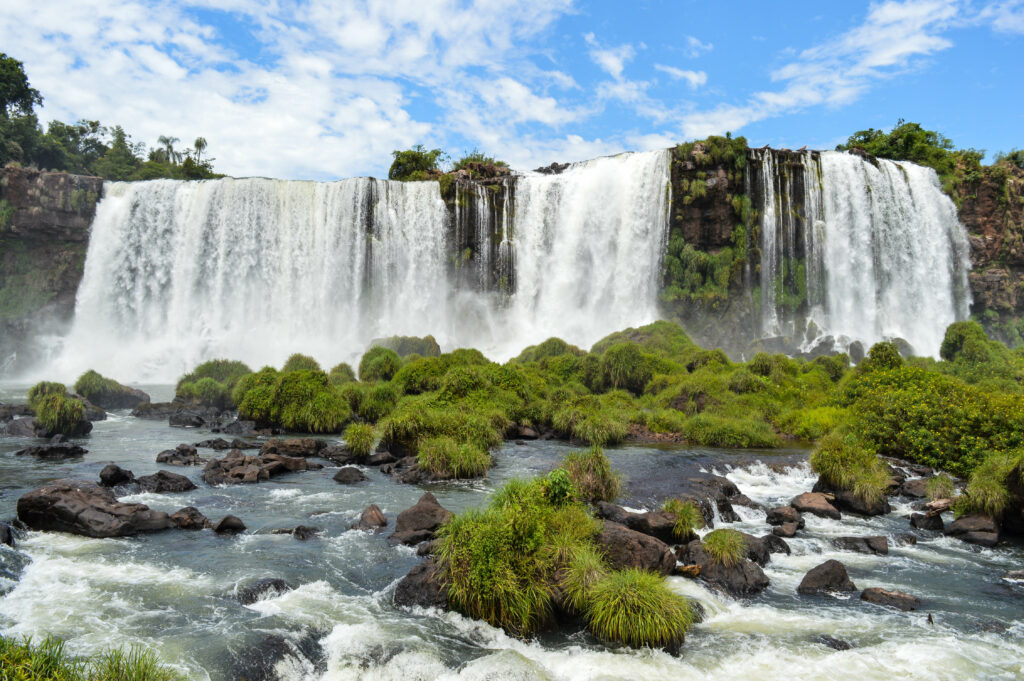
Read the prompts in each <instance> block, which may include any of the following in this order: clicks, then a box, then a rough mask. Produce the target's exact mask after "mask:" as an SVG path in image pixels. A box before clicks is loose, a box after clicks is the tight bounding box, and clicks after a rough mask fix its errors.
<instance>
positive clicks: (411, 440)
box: [380, 395, 502, 454]
mask: <svg viewBox="0 0 1024 681" xmlns="http://www.w3.org/2000/svg"><path fill="white" fill-rule="evenodd" d="M380 428H381V437H382V439H383V441H384V444H385V445H386V446H387V447H388V449H389V450H391V451H392V452H409V453H411V454H415V453H416V452H417V451H418V449H419V444H420V441H421V440H423V439H425V438H429V437H434V436H440V435H447V436H448V437H450V438H452V439H453V440H455V441H456V442H464V443H467V444H473V445H475V446H476V447H477V448H479V449H481V450H484V451H488V450H490V449H491V448H492V447H497V446H498V445H499V444H501V441H502V431H501V429H500V428H499V427H497V425H496V424H495V420H494V419H493V418H488V416H487V415H485V414H481V413H480V412H477V411H475V410H472V409H452V408H450V407H447V408H441V407H439V406H438V405H436V404H434V403H433V402H432V401H431V399H430V396H429V395H420V396H416V397H407V398H405V399H403V400H402V401H401V402H399V404H398V406H397V407H396V408H395V410H394V411H392V412H391V414H390V415H388V417H387V418H385V419H384V420H382V421H381V424H380Z"/></svg>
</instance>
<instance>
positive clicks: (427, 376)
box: [391, 357, 448, 395]
mask: <svg viewBox="0 0 1024 681" xmlns="http://www.w3.org/2000/svg"><path fill="white" fill-rule="evenodd" d="M447 370H448V366H447V362H446V361H444V360H442V359H440V358H436V357H419V358H416V359H413V360H410V361H408V362H406V363H405V364H404V365H403V366H402V368H401V369H399V370H398V371H397V372H396V373H395V375H394V377H393V378H392V379H391V381H392V383H394V384H395V385H396V386H397V387H398V388H399V389H400V390H401V391H402V392H403V393H404V394H406V395H419V394H421V393H428V392H432V391H434V390H437V389H438V388H440V387H441V378H442V377H443V376H444V374H445V372H446V371H447Z"/></svg>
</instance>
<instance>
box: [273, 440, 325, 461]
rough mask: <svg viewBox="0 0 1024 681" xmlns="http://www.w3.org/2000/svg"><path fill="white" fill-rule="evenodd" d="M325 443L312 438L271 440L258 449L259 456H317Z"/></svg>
mask: <svg viewBox="0 0 1024 681" xmlns="http://www.w3.org/2000/svg"><path fill="white" fill-rule="evenodd" d="M326 447H327V443H326V442H324V441H323V440H318V439H316V438H313V437H293V438H288V439H285V440H281V439H278V438H273V439H270V440H267V441H266V442H264V443H263V446H262V447H260V455H261V456H263V455H266V454H282V455H284V456H291V457H308V456H319V454H320V451H321V450H323V449H324V448H326Z"/></svg>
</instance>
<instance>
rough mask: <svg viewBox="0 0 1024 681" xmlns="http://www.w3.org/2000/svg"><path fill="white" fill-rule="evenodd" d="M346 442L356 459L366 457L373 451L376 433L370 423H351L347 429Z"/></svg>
mask: <svg viewBox="0 0 1024 681" xmlns="http://www.w3.org/2000/svg"><path fill="white" fill-rule="evenodd" d="M343 437H344V439H345V444H346V445H348V449H349V451H350V452H352V455H353V456H355V457H356V459H359V460H362V459H366V458H368V457H369V456H370V454H372V453H373V445H374V444H376V435H375V434H374V432H373V426H371V425H370V424H369V423H350V424H349V426H348V428H346V429H345V435H344V436H343Z"/></svg>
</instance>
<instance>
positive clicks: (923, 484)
mask: <svg viewBox="0 0 1024 681" xmlns="http://www.w3.org/2000/svg"><path fill="white" fill-rule="evenodd" d="M900 494H901V495H902V496H905V497H911V498H912V499H924V498H925V497H927V496H928V479H927V478H914V479H913V480H907V481H906V482H904V483H903V484H902V485H901V486H900Z"/></svg>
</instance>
